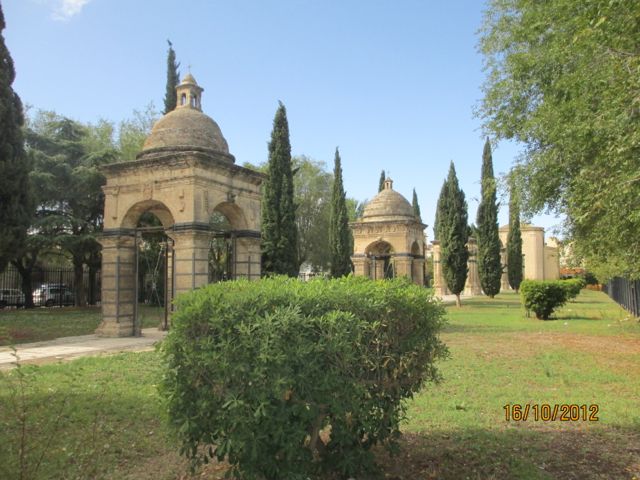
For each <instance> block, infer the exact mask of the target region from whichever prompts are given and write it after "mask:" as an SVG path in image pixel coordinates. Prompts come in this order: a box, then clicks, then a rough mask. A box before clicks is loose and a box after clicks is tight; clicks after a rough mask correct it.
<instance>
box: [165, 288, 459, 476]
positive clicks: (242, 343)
mask: <svg viewBox="0 0 640 480" xmlns="http://www.w3.org/2000/svg"><path fill="white" fill-rule="evenodd" d="M177 303H178V309H177V312H176V313H175V314H174V315H173V317H172V330H171V331H170V332H169V335H168V336H167V338H166V340H165V341H164V342H163V345H162V352H163V357H164V360H165V362H166V371H165V377H164V380H163V384H162V388H161V390H162V392H163V394H164V397H165V398H166V401H167V406H168V410H169V421H170V424H171V426H172V428H173V430H174V431H175V433H176V434H177V437H178V439H179V440H180V442H181V445H182V449H181V451H182V453H183V454H185V455H186V456H188V457H189V458H190V459H191V460H192V462H193V463H194V464H198V463H199V462H208V461H209V460H210V459H212V458H213V457H216V458H218V459H219V460H222V459H226V460H227V461H228V462H229V463H230V464H231V465H232V469H233V474H235V475H238V476H239V477H240V478H244V479H269V480H271V479H274V480H275V479H278V480H287V479H307V478H332V477H331V476H332V475H335V474H337V475H339V476H355V475H361V474H363V473H366V472H368V471H371V470H372V469H374V463H373V455H372V453H371V451H370V449H371V447H372V446H374V445H376V444H379V443H383V444H386V445H389V446H393V443H394V442H393V441H394V439H396V438H397V437H398V435H399V424H400V421H401V420H402V419H403V418H404V411H405V410H404V404H403V400H404V399H407V398H410V397H411V396H412V395H413V394H414V393H415V392H417V391H418V390H419V389H420V388H421V387H422V386H423V385H424V383H425V382H428V381H435V380H437V379H438V372H437V370H436V367H435V364H434V362H435V361H436V360H437V359H439V358H443V357H445V356H446V354H447V350H446V347H445V346H444V345H443V344H442V342H441V341H440V340H439V338H438V336H437V333H438V331H439V330H440V328H441V327H442V325H443V324H444V322H445V320H444V309H443V308H442V306H441V305H440V304H439V303H438V302H437V301H436V300H434V298H433V296H432V293H431V292H430V291H429V290H425V289H424V288H421V287H417V286H415V285H413V284H411V283H410V282H409V281H408V280H406V279H396V280H390V281H378V282H373V281H370V280H367V279H364V278H362V277H352V276H350V277H346V278H339V279H334V280H324V279H317V280H313V281H310V282H306V283H304V282H300V281H298V280H296V279H288V278H282V277H276V278H270V279H263V280H261V281H259V282H247V281H234V282H224V283H218V284H212V285H209V286H207V287H204V288H202V289H199V290H196V291H194V292H190V293H188V294H186V295H183V296H181V297H180V298H178V301H177Z"/></svg>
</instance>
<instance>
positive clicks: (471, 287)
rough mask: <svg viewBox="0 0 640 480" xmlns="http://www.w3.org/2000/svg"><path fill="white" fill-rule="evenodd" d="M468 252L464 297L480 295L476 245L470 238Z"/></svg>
mask: <svg viewBox="0 0 640 480" xmlns="http://www.w3.org/2000/svg"><path fill="white" fill-rule="evenodd" d="M467 250H468V251H469V260H468V261H467V268H468V269H469V272H468V273H467V283H466V284H465V286H464V294H465V295H482V286H481V285H480V275H479V273H478V244H477V242H476V240H475V239H474V238H470V239H469V242H468V243H467Z"/></svg>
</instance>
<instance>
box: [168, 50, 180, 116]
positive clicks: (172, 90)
mask: <svg viewBox="0 0 640 480" xmlns="http://www.w3.org/2000/svg"><path fill="white" fill-rule="evenodd" d="M167 43H168V44H169V52H167V91H166V92H165V94H164V113H165V115H166V114H167V113H169V112H171V111H172V110H175V108H176V105H177V103H178V97H177V95H176V87H177V86H178V84H179V83H180V72H179V71H178V67H180V64H179V63H176V52H174V50H173V44H172V43H171V42H170V41H169V40H167Z"/></svg>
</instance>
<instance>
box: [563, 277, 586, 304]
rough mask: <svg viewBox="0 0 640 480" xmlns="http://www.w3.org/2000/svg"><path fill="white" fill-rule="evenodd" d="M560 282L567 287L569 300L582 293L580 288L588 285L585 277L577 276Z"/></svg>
mask: <svg viewBox="0 0 640 480" xmlns="http://www.w3.org/2000/svg"><path fill="white" fill-rule="evenodd" d="M560 284H561V285H562V287H563V288H564V289H565V292H566V294H567V300H573V299H574V298H576V297H577V296H578V295H579V294H580V290H582V289H583V288H584V287H586V286H587V282H585V280H584V278H580V277H576V278H569V279H567V280H560Z"/></svg>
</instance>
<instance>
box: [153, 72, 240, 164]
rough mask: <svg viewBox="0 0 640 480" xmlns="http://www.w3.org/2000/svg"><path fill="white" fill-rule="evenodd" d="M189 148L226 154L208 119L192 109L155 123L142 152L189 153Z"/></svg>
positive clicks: (219, 134)
mask: <svg viewBox="0 0 640 480" xmlns="http://www.w3.org/2000/svg"><path fill="white" fill-rule="evenodd" d="M186 78H187V77H185V79H186ZM192 78H193V77H192ZM193 147H195V149H204V150H210V151H214V152H222V153H226V154H228V153H229V146H228V145H227V141H226V140H225V139H224V137H223V136H222V132H221V131H220V127H219V126H218V124H217V123H216V122H214V121H213V119H211V117H209V116H207V115H205V114H204V113H202V112H201V111H200V110H197V109H194V108H176V109H175V110H173V111H171V112H169V113H167V114H166V115H165V116H164V117H162V118H161V119H160V120H158V121H157V122H156V124H155V125H154V126H153V129H152V130H151V134H150V135H149V136H148V137H147V139H146V141H145V142H144V145H143V147H142V152H145V151H147V150H152V149H156V148H174V149H176V150H189V149H191V148H193Z"/></svg>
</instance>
